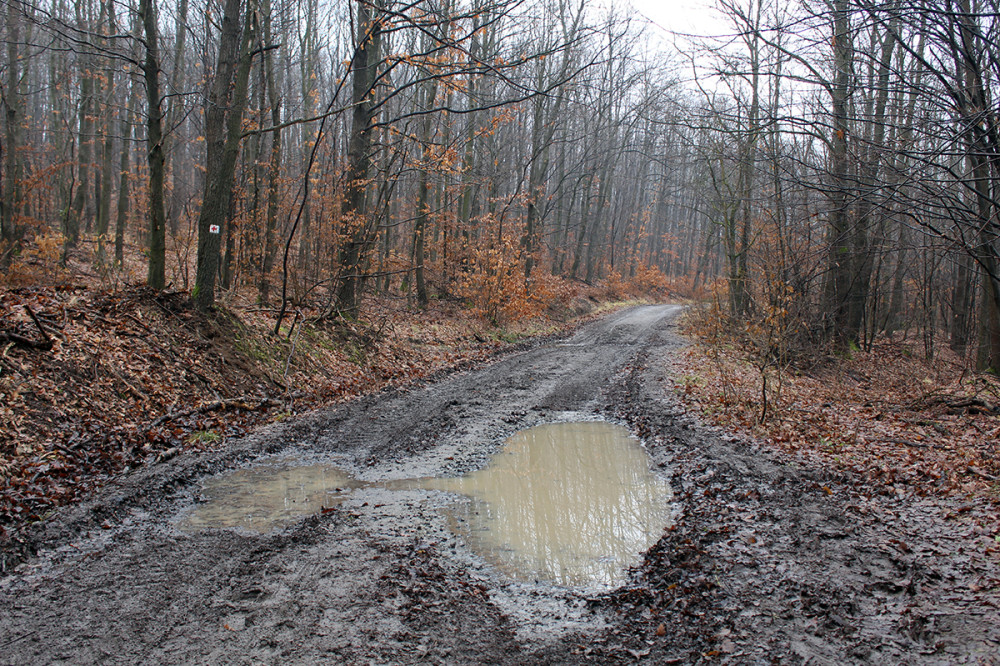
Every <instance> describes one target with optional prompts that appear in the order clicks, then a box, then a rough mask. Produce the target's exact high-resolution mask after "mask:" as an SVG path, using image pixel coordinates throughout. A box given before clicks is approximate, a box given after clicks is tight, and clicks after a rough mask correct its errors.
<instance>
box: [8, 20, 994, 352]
mask: <svg viewBox="0 0 1000 666" xmlns="http://www.w3.org/2000/svg"><path fill="white" fill-rule="evenodd" d="M717 11H718V12H720V13H721V14H722V15H723V16H724V20H725V22H724V25H726V26H728V32H727V33H726V34H722V35H717V36H713V37H692V36H684V35H674V36H672V37H671V39H664V36H663V35H662V34H659V33H661V32H662V29H661V28H659V27H658V26H656V25H654V24H650V23H649V22H648V21H644V20H643V19H642V17H641V14H635V13H634V12H631V11H629V10H628V9H627V8H624V7H620V6H611V7H601V6H598V5H596V4H595V3H589V2H586V1H585V0H578V1H571V0H551V1H549V0H539V1H534V0H531V1H529V0H500V1H498V0H474V1H472V2H460V1H459V0H426V1H423V0H422V1H415V2H409V3H396V2H391V1H389V0H378V1H375V0H371V1H369V0H364V1H359V2H319V0H308V1H307V2H303V3H299V2H294V3H284V2H282V1H281V0H246V1H245V2H242V1H239V0H227V1H226V2H218V3H214V2H208V3H199V2H198V1H197V0H195V1H194V2H192V0H179V1H178V2H176V3H165V2H160V3H157V2H155V0H144V1H142V2H139V3H138V4H135V3H132V4H130V3H123V2H114V1H113V0H109V1H108V2H99V1H91V0H78V1H75V2H72V3H70V2H66V1H63V0H55V1H53V2H50V3H47V2H38V3H31V2H19V1H16V0H10V1H5V2H4V23H3V31H4V45H5V49H4V53H3V76H2V83H3V85H2V103H3V110H4V116H3V136H2V188H3V202H2V203H3V207H2V214H0V222H2V243H3V245H2V249H0V252H2V254H0V265H2V266H3V267H4V271H5V273H6V279H7V281H8V282H9V283H11V284H19V283H23V284H30V283H31V281H32V279H36V278H37V275H36V274H37V273H38V272H39V270H34V272H33V269H32V266H35V267H37V266H39V265H49V264H53V263H59V264H62V265H63V266H65V265H67V263H68V262H70V261H71V260H72V259H74V258H76V259H77V260H78V261H81V262H86V263H89V264H92V266H93V267H94V270H95V271H97V272H98V273H99V274H100V275H101V276H102V279H103V280H104V281H105V282H106V283H108V284H112V283H115V282H116V281H121V280H132V281H138V280H141V279H143V278H144V279H145V282H146V283H147V284H148V285H149V286H151V287H153V288H154V289H162V288H163V287H164V286H165V285H167V284H170V285H172V286H173V288H175V289H180V290H185V291H190V293H191V294H192V297H193V301H194V302H195V303H196V304H197V306H198V307H199V308H201V309H203V310H205V309H208V308H210V307H212V305H213V303H214V302H215V300H216V299H217V298H218V297H219V295H220V294H225V293H228V292H231V291H235V292H242V293H244V294H247V295H250V296H252V297H253V298H254V299H255V300H256V301H257V302H258V303H259V304H260V305H261V306H266V307H271V308H274V309H275V311H276V312H277V316H276V318H277V319H278V324H279V325H278V326H276V328H275V330H278V328H280V320H281V319H282V317H283V316H285V314H286V310H287V309H288V308H289V307H290V306H295V305H298V304H307V303H308V304H309V305H310V306H313V307H316V308H318V309H319V310H320V311H321V316H326V317H329V316H338V317H347V318H350V317H354V316H356V315H357V313H358V309H359V307H360V306H361V304H362V301H363V299H364V298H365V296H366V295H367V294H372V293H386V294H397V295H398V294H401V293H402V294H405V295H406V296H407V297H408V299H409V300H410V301H412V302H413V303H414V304H415V305H416V307H422V306H425V305H426V304H427V303H428V301H429V300H430V299H432V298H439V297H450V296H457V297H459V298H462V299H464V300H466V301H467V302H468V303H469V304H470V305H471V306H472V307H473V308H475V310H476V311H477V312H478V313H480V314H481V315H482V316H484V317H486V318H487V319H489V320H491V321H493V322H500V321H502V320H504V319H510V318H511V317H516V316H518V315H519V314H523V313H521V312H520V310H523V309H525V308H527V309H528V310H530V307H531V304H532V303H537V302H538V301H540V300H544V299H545V298H551V296H552V292H553V291H554V290H556V289H557V287H556V285H557V284H558V281H559V280H560V279H567V278H568V279H576V280H582V281H583V282H585V283H588V284H592V283H594V282H595V281H598V280H603V279H607V278H609V277H613V278H614V279H620V280H638V281H639V282H640V283H648V284H651V285H661V286H665V285H668V284H669V285H671V286H672V288H674V289H675V290H678V291H680V292H683V293H685V294H687V295H698V294H700V295H702V296H704V295H705V294H706V293H708V291H709V290H712V289H714V290H715V291H714V292H713V293H714V297H715V298H716V299H717V301H719V302H720V303H721V304H723V305H724V306H725V308H724V309H725V310H726V311H727V313H728V315H729V316H731V317H733V318H734V319H735V320H740V321H752V322H754V323H755V324H756V326H757V328H758V329H761V330H766V334H767V335H769V336H771V337H773V338H774V340H775V341H778V340H780V341H782V343H781V344H776V345H771V346H773V347H775V349H776V350H777V353H778V354H779V355H781V354H785V353H791V351H794V350H786V349H783V348H781V349H779V348H780V347H782V345H783V344H785V343H786V342H787V343H788V344H789V345H791V346H793V347H794V346H796V345H798V346H801V345H803V344H806V343H808V344H809V345H816V344H825V343H830V344H833V345H834V346H835V347H838V346H839V347H840V348H847V347H849V346H852V345H853V346H856V347H860V348H865V347H867V346H868V345H870V344H871V342H872V340H874V339H875V338H876V337H877V336H878V335H880V334H885V333H890V334H891V333H893V332H894V331H899V330H904V329H905V330H906V331H908V332H910V333H912V334H914V335H917V336H920V338H921V339H922V343H923V345H924V351H925V354H926V355H927V356H929V357H930V356H933V354H934V350H935V345H941V344H947V345H949V346H950V347H951V348H952V349H953V350H954V351H956V352H957V353H958V354H959V355H961V356H963V357H968V358H969V359H970V360H971V361H972V363H973V364H974V366H975V368H976V369H978V370H985V369H990V368H993V367H994V362H995V359H996V358H1000V308H998V299H1000V289H998V282H997V279H998V275H997V270H998V269H997V251H998V245H997V238H996V233H997V226H996V225H997V222H996V208H997V204H998V198H997V193H996V191H995V189H996V187H995V183H996V182H997V175H998V174H997V173H996V170H997V169H998V168H1000V166H998V165H1000V162H998V159H997V158H998V151H1000V144H998V135H997V126H996V120H997V119H996V108H995V100H994V95H993V92H994V91H993V88H994V87H995V86H996V85H997V81H998V75H1000V71H998V67H1000V65H998V63H1000V58H998V53H997V47H996V44H997V39H996V30H997V25H996V20H995V18H996V7H994V6H993V5H991V4H990V3H989V2H976V3H973V2H972V0H967V1H966V0H955V1H949V2H946V3H940V2H925V3H916V4H914V3H900V2H883V3H867V2H852V1H849V0H843V1H841V0H838V1H836V2H832V3H828V2H802V3H799V4H796V5H795V6H786V5H785V3H769V2H766V1H764V0H752V1H750V2H735V1H730V0H725V1H723V2H720V3H719V5H718V8H717ZM45 270H46V269H40V271H41V272H42V273H44V272H45Z"/></svg>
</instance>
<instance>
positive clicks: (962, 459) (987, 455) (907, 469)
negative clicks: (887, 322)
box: [675, 341, 1000, 501]
mask: <svg viewBox="0 0 1000 666" xmlns="http://www.w3.org/2000/svg"><path fill="white" fill-rule="evenodd" d="M946 354H947V352H943V351H942V352H939V357H938V358H937V359H935V360H934V361H933V362H925V361H923V360H922V359H920V358H919V357H918V355H917V354H915V353H913V351H912V350H910V349H909V348H908V347H907V346H906V345H904V344H902V343H892V342H889V341H887V342H885V343H883V344H879V345H877V346H876V347H875V348H874V349H873V350H872V351H871V352H860V351H859V352H855V353H853V354H852V355H851V357H850V358H845V359H840V360H837V361H836V362H833V363H830V364H827V365H826V366H825V367H823V368H820V369H817V370H813V371H811V372H810V373H808V374H807V373H796V372H794V371H785V372H782V373H781V374H780V376H778V377H777V378H776V379H775V378H774V377H772V378H771V380H770V386H771V387H772V388H771V389H769V390H771V391H772V392H771V393H770V394H769V395H768V401H769V409H770V415H769V417H768V419H767V420H766V421H765V422H763V423H761V422H760V419H759V413H760V407H759V403H760V400H761V390H762V389H761V377H760V373H759V371H758V370H757V369H756V368H754V367H753V366H752V365H751V364H750V363H748V362H747V361H746V360H745V359H744V357H743V355H742V352H741V351H740V349H739V348H738V347H737V346H735V345H732V346H729V347H723V346H720V345H715V346H708V345H707V344H705V343H699V344H696V345H693V346H692V347H691V348H689V349H688V351H687V353H686V355H684V356H683V357H681V358H679V359H678V360H677V362H676V366H675V374H676V376H678V377H679V379H678V380H677V381H676V387H677V390H676V392H677V394H678V395H679V396H680V398H681V400H682V401H684V402H685V404H687V405H688V407H690V408H691V409H693V410H695V411H696V412H697V413H699V414H700V415H701V416H702V417H703V418H705V419H706V420H708V421H710V422H712V423H714V424H717V425H720V426H723V427H726V428H730V429H733V430H737V431H739V432H742V433H744V434H746V435H750V436H752V437H754V438H756V439H758V440H760V441H763V442H766V443H769V444H772V445H773V446H775V447H777V448H778V449H780V450H782V451H783V452H785V453H786V454H789V455H792V456H795V457H797V458H801V459H803V460H814V461H817V462H821V463H823V464H825V465H832V466H834V467H842V468H846V469H849V470H852V471H854V472H858V473H860V474H861V475H863V476H864V477H866V478H868V479H869V480H870V481H871V482H872V489H873V490H874V491H875V492H883V493H890V494H899V493H901V492H915V493H917V494H925V495H926V494H933V495H943V496H946V495H955V496H962V495H967V494H970V493H971V494H975V495H977V496H985V497H993V500H994V501H996V493H997V490H998V485H997V484H998V481H1000V444H998V438H1000V416H998V413H997V410H996V408H995V406H994V403H995V402H997V401H996V400H994V399H991V398H990V396H1000V384H998V383H997V382H996V380H995V379H994V378H992V377H988V376H974V375H969V374H968V373H966V372H965V371H964V367H963V365H962V364H961V363H960V362H959V360H958V359H954V358H947V356H946ZM775 385H777V388H774V387H775Z"/></svg>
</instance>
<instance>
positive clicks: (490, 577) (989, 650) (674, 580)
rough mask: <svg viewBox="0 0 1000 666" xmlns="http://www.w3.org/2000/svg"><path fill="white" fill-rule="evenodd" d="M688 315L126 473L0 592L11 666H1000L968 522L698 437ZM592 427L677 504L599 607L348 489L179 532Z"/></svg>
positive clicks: (414, 498)
mask: <svg viewBox="0 0 1000 666" xmlns="http://www.w3.org/2000/svg"><path fill="white" fill-rule="evenodd" d="M679 311H680V308H679V307H676V306H658V307H642V308H635V309H632V310H628V311H626V312H623V313H619V314H615V315H612V316H610V317H608V318H606V319H604V320H601V321H598V322H595V323H593V324H590V325H588V326H586V327H584V328H583V329H581V330H580V331H578V332H577V333H576V334H575V335H574V336H572V337H571V338H568V339H565V340H557V341H552V340H550V341H547V342H544V343H539V344H538V345H536V346H534V347H533V348H530V349H527V350H525V351H521V352H520V353H516V354H513V355H508V356H506V357H504V358H502V359H499V360H497V361H496V362H494V363H492V364H490V365H488V366H486V367H482V368H478V369H475V370H470V371H466V372H461V373H455V374H452V375H450V376H447V377H443V378H440V379H438V380H437V381H434V382H432V383H428V384H426V385H423V386H421V387H417V388H414V389H410V390H407V391H399V392H391V393H386V394H382V395H378V396H374V397H371V398H367V399H364V400H361V401H358V402H354V403H351V404H347V405H344V406H340V407H337V408H334V409H330V410H327V411H322V412H317V413H314V414H311V415H309V416H308V417H305V418H299V419H295V420H289V421H287V422H284V423H280V424H277V425H274V426H270V427H268V428H265V429H262V430H261V431H259V432H257V433H256V434H254V435H253V436H250V437H247V438H245V439H243V440H240V441H237V442H233V443H232V444H231V445H229V446H228V447H227V448H226V449H225V450H224V451H222V452H219V453H216V454H212V455H201V456H194V455H192V456H180V457H178V458H175V459H174V460H171V461H169V462H166V463H162V464H159V465H156V466H153V467H151V468H147V469H143V470H139V471H136V472H134V473H132V474H130V475H127V476H125V477H123V478H122V479H121V480H119V481H118V482H116V483H115V484H113V485H112V486H110V487H108V488H106V489H105V490H104V491H103V492H102V493H101V494H100V495H99V496H98V497H96V498H95V499H94V500H92V501H90V502H88V503H86V504H83V505H79V506H76V507H73V508H70V509H67V510H64V511H62V512H60V513H59V514H57V515H56V516H55V517H53V518H52V519H51V520H50V521H48V523H47V524H46V525H45V526H44V527H43V528H41V529H39V530H38V531H37V533H36V534H35V539H36V541H37V545H38V547H39V555H38V556H37V557H35V558H33V559H32V560H30V561H29V562H27V563H25V564H23V565H21V566H20V567H19V568H18V569H17V570H16V571H15V572H14V573H13V574H12V575H9V576H7V577H6V578H3V579H2V580H0V618H2V622H0V663H4V664H40V663H74V664H75V663H109V664H118V663H122V664H125V663H127V664H136V663H144V664H146V663H208V664H212V663H219V664H235V663H247V664H251V663H253V664H259V663H274V664H285V663H307V664H309V663H328V662H334V663H342V664H400V663H403V664H406V663H449V664H450V663H469V664H487V663H496V664H523V663H619V662H621V663H635V662H637V661H640V662H646V661H648V662H649V663H701V662H712V663H754V664H756V663H816V664H821V663H830V664H844V663H926V664H934V663H997V662H996V659H997V654H1000V588H998V585H1000V582H998V580H1000V567H998V563H997V559H996V555H995V554H989V553H987V552H986V551H987V548H989V547H990V546H991V541H992V540H990V541H988V540H987V539H986V537H985V536H983V535H982V534H980V533H978V532H977V530H976V529H975V527H974V526H973V525H972V523H971V522H970V520H969V518H970V517H971V516H974V515H976V513H977V512H978V511H980V510H981V509H980V508H979V507H978V506H976V505H975V504H974V503H964V504H963V503H958V502H946V501H939V500H931V499H919V498H911V497H906V496H892V495H884V494H873V493H872V492H871V491H869V490H868V489H867V487H866V485H865V484H864V483H863V482H861V481H860V480H858V479H854V478H849V477H845V476H837V475H833V474H830V473H828V472H825V471H823V470H815V469H810V468H809V467H808V466H807V465H805V464H802V463H801V462H796V461H789V460H780V459H778V458H776V457H775V456H774V455H773V454H772V453H770V452H768V451H766V450H763V449H760V448H757V447H754V446H751V445H748V444H745V443H740V442H737V441H730V439H729V438H726V437H723V436H720V435H719V434H718V433H715V432H714V431H712V430H710V429H707V428H704V427H702V426H700V425H698V424H697V423H696V421H695V419H694V418H693V417H691V416H690V415H687V414H684V413H683V410H681V408H680V407H679V406H678V405H677V403H676V402H675V400H674V398H673V397H672V396H673V385H672V383H671V381H670V378H669V361H670V356H671V354H672V353H673V352H675V351H676V350H677V349H679V348H680V347H681V346H682V345H683V341H682V340H681V339H680V338H679V337H678V336H677V335H676V334H675V332H674V330H673V327H674V320H675V318H676V315H677V314H678V313H679ZM587 418H604V419H608V420H611V421H614V422H617V423H621V424H623V425H626V426H627V427H629V428H630V429H631V431H632V432H633V433H634V434H635V435H637V436H639V437H641V438H642V439H643V441H644V444H645V446H646V448H647V449H648V451H649V453H650V457H651V463H650V464H651V466H652V468H653V469H655V470H657V471H658V473H659V474H661V475H664V476H667V477H669V479H670V482H671V484H672V486H673V491H674V507H673V510H674V516H675V521H674V524H673V526H672V527H671V528H670V529H669V530H668V531H667V532H666V533H665V534H664V536H663V538H662V539H661V540H660V541H659V543H657V545H656V546H654V547H653V549H652V550H650V551H649V553H647V554H646V556H645V559H644V561H643V562H642V563H641V565H639V566H638V567H636V568H635V569H634V570H633V571H632V572H631V573H630V574H629V579H628V582H627V583H626V584H625V585H624V586H621V587H619V588H617V589H615V590H612V591H608V590H603V589H599V588H596V587H593V588H587V587H578V588H568V587H558V586H553V585H550V584H547V583H544V582H532V581H528V582H524V581H514V580H511V579H509V578H507V577H506V576H504V575H502V574H500V573H498V572H497V571H496V570H494V569H493V568H492V567H491V566H490V565H489V564H487V563H485V562H484V561H483V560H482V559H481V558H480V557H478V556H477V555H476V554H475V553H474V552H472V551H470V550H469V549H468V548H467V546H466V545H465V543H464V542H463V540H462V539H461V538H460V537H456V536H454V534H453V533H452V532H451V531H450V530H449V529H448V526H447V524H446V520H445V518H444V517H443V516H444V514H443V513H442V512H441V511H440V510H439V508H440V503H441V498H440V495H439V494H434V493H428V492H427V491H422V490H398V489H397V490H389V489H387V488H386V487H385V486H379V485H374V486H370V487H366V488H362V489H358V490H355V491H354V492H352V493H351V494H350V496H349V497H348V498H347V499H346V500H345V501H344V503H343V504H340V505H339V506H338V507H337V508H335V509H334V510H332V511H328V512H323V513H322V514H321V515H314V516H311V517H308V518H304V519H302V520H299V521H297V522H295V523H294V524H292V525H291V526H289V527H286V528H284V529H278V530H275V531H272V532H269V533H265V534H253V533H248V532H243V531H239V530H231V529H208V530H194V531H190V530H184V529H182V524H183V521H184V520H185V518H186V517H187V516H190V514H191V512H192V511H193V510H194V508H195V507H197V506H198V504H199V501H200V500H201V497H200V496H201V493H202V492H203V490H202V487H203V486H202V483H203V482H204V480H205V479H206V478H207V477H210V476H211V475H215V474H219V473H222V472H224V471H225V470H231V469H235V468H238V467H241V466H248V465H254V464H260V463H261V462H262V461H270V460H275V459H278V460H295V461H298V462H303V463H305V462H324V463H332V464H335V465H337V466H338V467H340V468H342V469H344V470H346V471H348V472H350V473H351V474H352V475H353V476H354V477H356V478H357V479H359V480H362V481H378V482H384V481H391V480H393V479H404V478H413V477H420V476H454V475H459V474H462V473H466V472H469V471H470V470H474V469H477V468H479V467H481V466H483V465H484V464H485V463H486V462H487V461H488V460H489V458H490V456H491V455H492V454H493V453H495V452H496V450H497V449H498V447H499V446H500V445H501V443H502V442H503V441H504V439H505V438H506V437H508V436H509V435H511V434H512V433H514V432H516V431H519V430H522V429H524V428H528V427H531V426H534V425H538V424H541V423H546V422H552V421H561V420H570V419H587ZM992 545H995V544H992ZM991 660H992V661H991Z"/></svg>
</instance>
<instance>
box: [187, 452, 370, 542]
mask: <svg viewBox="0 0 1000 666" xmlns="http://www.w3.org/2000/svg"><path fill="white" fill-rule="evenodd" d="M363 485H365V484H363V483H361V482H359V481H355V480H354V479H352V478H351V477H349V476H348V475H347V474H346V473H345V472H343V471H341V470H339V469H337V468H336V467H330V466H329V465H294V464H285V465H261V466H259V467H253V468H250V469H241V470H237V471H235V472H232V473H231V474H226V475H225V476H221V477H216V478H213V479H209V480H208V481H207V482H206V483H205V487H204V490H203V491H202V498H203V500H204V502H203V503H202V504H199V505H198V507H197V508H196V509H195V510H194V512H193V513H192V514H191V515H190V516H188V517H187V518H185V519H184V520H183V521H181V522H180V524H179V525H178V527H180V528H181V529H183V530H197V529H202V528H213V527H214V528H219V527H238V528H243V529H245V530H248V531H251V532H261V533H263V532H269V531H271V530H272V529H275V528H277V527H284V526H286V525H290V524H291V523H294V522H295V521H296V520H298V519H299V518H301V517H303V516H309V515H312V514H314V513H319V512H320V511H322V510H323V509H327V508H330V507H333V506H336V505H337V504H339V503H340V502H342V501H344V498H345V497H346V496H347V494H348V493H349V492H350V491H351V490H353V489H355V488H359V487H361V486H363Z"/></svg>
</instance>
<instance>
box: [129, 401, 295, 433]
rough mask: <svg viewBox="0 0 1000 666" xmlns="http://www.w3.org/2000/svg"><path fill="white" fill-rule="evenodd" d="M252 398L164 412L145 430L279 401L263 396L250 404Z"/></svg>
mask: <svg viewBox="0 0 1000 666" xmlns="http://www.w3.org/2000/svg"><path fill="white" fill-rule="evenodd" d="M251 400H255V399H254V398H251V397H248V396H244V397H242V398H232V399H230V400H216V401H215V402H210V403H208V404H206V405H201V406H200V407H195V408H193V409H185V410H182V411H179V412H170V413H169V414H164V415H163V416H161V417H159V418H157V419H155V420H154V421H153V422H152V423H150V424H149V425H148V426H146V427H145V428H144V429H143V431H144V432H148V431H150V430H152V429H153V428H156V427H157V426H160V425H163V424H164V423H166V422H167V421H173V420H174V419H181V418H184V417H185V416H193V415H194V414H205V413H207V412H214V411H216V410H220V409H221V410H226V409H245V410H247V411H255V410H260V409H264V408H265V407H275V406H277V405H278V404H279V403H278V401H277V400H273V399H271V398H262V399H256V400H258V402H257V404H256V405H252V404H250V401H251Z"/></svg>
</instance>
